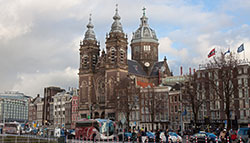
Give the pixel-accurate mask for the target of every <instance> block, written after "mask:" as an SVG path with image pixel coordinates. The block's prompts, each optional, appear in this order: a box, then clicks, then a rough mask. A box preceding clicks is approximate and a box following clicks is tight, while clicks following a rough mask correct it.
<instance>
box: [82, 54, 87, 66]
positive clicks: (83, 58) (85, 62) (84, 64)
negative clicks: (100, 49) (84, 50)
mask: <svg viewBox="0 0 250 143" xmlns="http://www.w3.org/2000/svg"><path fill="white" fill-rule="evenodd" d="M82 64H83V68H87V67H88V56H87V55H83V56H82Z"/></svg>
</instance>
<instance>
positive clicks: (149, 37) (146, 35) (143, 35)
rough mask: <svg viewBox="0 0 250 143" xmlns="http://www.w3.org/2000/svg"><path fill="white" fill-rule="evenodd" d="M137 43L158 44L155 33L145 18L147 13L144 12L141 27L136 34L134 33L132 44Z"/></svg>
mask: <svg viewBox="0 0 250 143" xmlns="http://www.w3.org/2000/svg"><path fill="white" fill-rule="evenodd" d="M137 42H155V43H158V39H157V37H156V34H155V31H154V30H153V29H151V28H150V27H149V25H148V18H147V17H146V16H145V12H143V16H142V17H141V25H140V27H139V28H138V29H137V30H136V31H135V33H133V37H132V40H131V43H137Z"/></svg>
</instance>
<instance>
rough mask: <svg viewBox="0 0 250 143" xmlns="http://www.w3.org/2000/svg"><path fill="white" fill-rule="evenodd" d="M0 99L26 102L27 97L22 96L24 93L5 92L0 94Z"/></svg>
mask: <svg viewBox="0 0 250 143" xmlns="http://www.w3.org/2000/svg"><path fill="white" fill-rule="evenodd" d="M0 98H5V99H18V100H28V99H29V98H31V97H29V96H27V95H24V93H20V92H17V91H7V92H4V93H0Z"/></svg>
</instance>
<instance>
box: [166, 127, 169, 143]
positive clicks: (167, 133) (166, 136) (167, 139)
mask: <svg viewBox="0 0 250 143" xmlns="http://www.w3.org/2000/svg"><path fill="white" fill-rule="evenodd" d="M168 132H169V130H168V129H166V131H165V137H166V143H168Z"/></svg>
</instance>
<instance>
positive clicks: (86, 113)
mask: <svg viewBox="0 0 250 143" xmlns="http://www.w3.org/2000/svg"><path fill="white" fill-rule="evenodd" d="M120 19H121V17H120V16H119V14H118V8H116V11H115V15H114V16H113V20H114V21H113V23H112V26H111V30H110V32H109V33H108V34H107V35H106V42H105V44H106V47H105V48H106V50H102V51H101V50H100V44H99V42H98V41H97V39H96V36H95V32H94V30H93V28H94V25H93V24H92V22H91V17H90V19H89V23H88V24H87V31H86V32H85V36H84V39H83V40H82V41H81V42H80V67H79V109H78V111H79V112H78V113H79V116H80V118H87V117H90V118H109V119H113V120H117V119H116V103H117V102H116V100H117V97H116V95H115V93H114V87H115V86H116V85H117V84H118V83H119V82H120V81H121V80H122V79H124V78H128V77H130V78H133V79H134V80H135V81H136V84H137V86H141V87H144V86H145V85H148V84H151V85H154V86H158V85H159V83H160V82H161V78H163V77H166V76H172V73H171V72H170V69H169V66H168V64H167V60H166V58H164V61H158V58H159V56H158V46H159V42H158V39H157V36H156V33H155V31H154V30H153V29H151V28H150V27H149V24H148V18H147V17H146V14H145V9H144V11H143V16H142V17H141V18H140V20H141V24H140V26H139V28H138V29H137V30H136V31H135V32H134V33H133V37H132V40H131V42H130V47H131V52H132V53H131V55H132V60H129V59H127V56H128V46H129V42H128V38H127V35H126V34H125V33H124V31H123V27H122V24H121V22H120Z"/></svg>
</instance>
